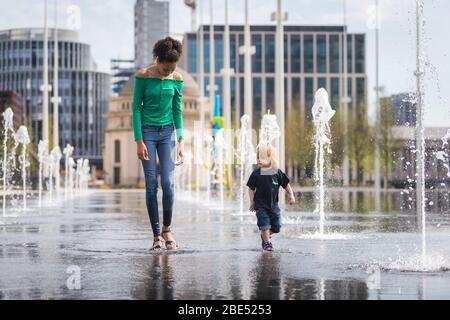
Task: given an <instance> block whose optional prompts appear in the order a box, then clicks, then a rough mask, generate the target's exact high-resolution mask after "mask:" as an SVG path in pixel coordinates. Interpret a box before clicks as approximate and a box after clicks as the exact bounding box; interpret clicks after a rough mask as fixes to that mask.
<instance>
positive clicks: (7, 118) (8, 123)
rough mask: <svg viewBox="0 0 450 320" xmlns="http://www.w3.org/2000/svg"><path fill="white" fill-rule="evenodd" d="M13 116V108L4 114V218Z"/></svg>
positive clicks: (4, 213)
mask: <svg viewBox="0 0 450 320" xmlns="http://www.w3.org/2000/svg"><path fill="white" fill-rule="evenodd" d="M13 116H14V113H13V111H12V109H11V108H8V109H6V110H5V111H4V112H3V124H4V128H5V129H4V130H5V131H4V136H3V170H2V171H3V217H5V216H6V178H7V176H8V173H7V167H6V164H7V159H8V158H7V156H8V152H7V151H8V150H7V144H8V131H12V132H13V133H14V130H13Z"/></svg>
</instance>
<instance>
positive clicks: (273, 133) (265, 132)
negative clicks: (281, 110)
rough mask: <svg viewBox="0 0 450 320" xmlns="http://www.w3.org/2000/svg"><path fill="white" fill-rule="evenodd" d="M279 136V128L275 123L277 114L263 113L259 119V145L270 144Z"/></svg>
mask: <svg viewBox="0 0 450 320" xmlns="http://www.w3.org/2000/svg"><path fill="white" fill-rule="evenodd" d="M280 137H281V129H280V126H279V125H278V123H277V116H276V115H274V114H270V111H269V113H268V114H266V115H264V116H263V118H262V121H261V131H260V132H259V144H258V147H259V146H262V145H268V144H271V143H272V142H273V141H275V140H277V139H279V138H280Z"/></svg>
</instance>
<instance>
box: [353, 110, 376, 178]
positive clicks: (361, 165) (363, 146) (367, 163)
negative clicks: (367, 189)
mask: <svg viewBox="0 0 450 320" xmlns="http://www.w3.org/2000/svg"><path fill="white" fill-rule="evenodd" d="M348 120H349V121H348V123H349V126H348V129H349V130H348V139H349V158H350V161H351V162H352V164H353V167H354V168H356V183H357V185H358V186H360V185H362V183H363V180H364V172H365V170H368V171H370V170H373V155H374V150H375V149H374V146H375V139H374V130H373V128H371V127H370V126H369V123H368V120H367V108H366V107H365V106H364V105H363V104H360V105H358V106H357V108H356V111H352V112H349V119H348Z"/></svg>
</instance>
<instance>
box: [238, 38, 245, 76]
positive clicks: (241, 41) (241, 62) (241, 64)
mask: <svg viewBox="0 0 450 320" xmlns="http://www.w3.org/2000/svg"><path fill="white" fill-rule="evenodd" d="M243 45H244V35H242V34H240V35H239V49H240V48H241V47H242V46H243ZM239 72H241V73H243V72H244V55H243V54H240V55H239Z"/></svg>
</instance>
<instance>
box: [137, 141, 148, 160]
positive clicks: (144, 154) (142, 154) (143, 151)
mask: <svg viewBox="0 0 450 320" xmlns="http://www.w3.org/2000/svg"><path fill="white" fill-rule="evenodd" d="M136 144H137V155H138V158H139V159H140V160H149V158H148V150H147V146H146V145H145V143H144V141H137V142H136Z"/></svg>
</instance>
